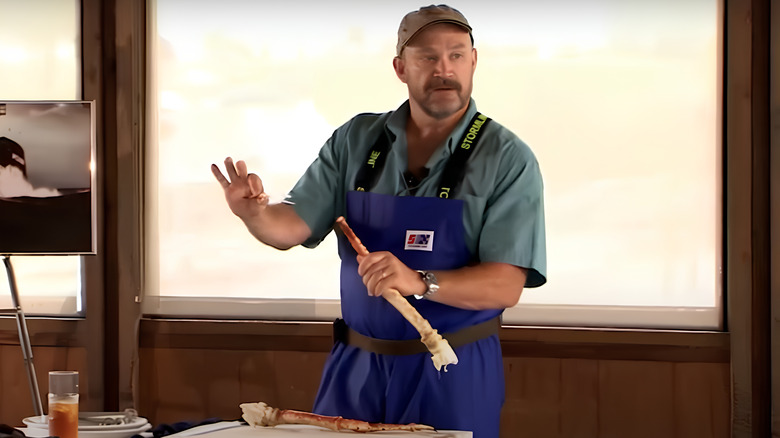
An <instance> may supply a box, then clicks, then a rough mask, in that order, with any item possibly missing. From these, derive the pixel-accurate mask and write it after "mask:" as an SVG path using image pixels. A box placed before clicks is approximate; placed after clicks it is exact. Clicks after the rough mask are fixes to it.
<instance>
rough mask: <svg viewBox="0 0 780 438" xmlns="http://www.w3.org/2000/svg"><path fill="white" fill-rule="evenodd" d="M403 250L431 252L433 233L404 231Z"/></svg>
mask: <svg viewBox="0 0 780 438" xmlns="http://www.w3.org/2000/svg"><path fill="white" fill-rule="evenodd" d="M404 250H413V251H433V231H420V230H406V244H404Z"/></svg>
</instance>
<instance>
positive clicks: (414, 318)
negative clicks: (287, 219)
mask: <svg viewBox="0 0 780 438" xmlns="http://www.w3.org/2000/svg"><path fill="white" fill-rule="evenodd" d="M336 224H338V226H339V228H340V229H341V231H342V232H343V233H344V235H345V236H346V237H347V240H349V243H350V244H351V245H352V248H353V249H354V250H355V251H356V252H357V253H358V254H359V255H368V249H366V247H365V246H363V243H362V242H361V241H360V239H358V237H357V236H356V235H355V232H354V231H352V228H350V227H349V225H347V220H346V219H344V217H343V216H339V218H338V219H336ZM382 296H383V297H384V298H385V299H386V300H387V301H388V302H389V303H390V304H392V305H393V307H395V308H396V309H398V311H399V312H401V315H403V317H404V318H406V320H407V321H409V323H411V324H412V325H413V326H414V328H415V329H417V331H418V332H419V333H420V337H421V339H420V340H421V341H422V343H423V344H425V347H426V348H428V351H430V352H431V354H432V355H433V356H431V360H432V361H433V366H434V367H436V369H437V370H441V368H442V367H444V371H447V365H455V364H457V363H458V356H457V355H456V354H455V351H454V350H453V349H452V347H451V346H450V343H449V342H447V340H446V339H444V338H442V337H441V335H440V334H439V333H438V332H437V331H436V329H434V328H433V327H431V324H430V323H429V322H428V320H426V319H425V318H423V317H422V315H420V312H418V311H417V309H415V308H414V306H412V305H411V304H409V302H408V301H406V298H404V296H403V295H401V293H400V292H398V291H397V290H395V289H388V290H387V291H385V293H384V294H382Z"/></svg>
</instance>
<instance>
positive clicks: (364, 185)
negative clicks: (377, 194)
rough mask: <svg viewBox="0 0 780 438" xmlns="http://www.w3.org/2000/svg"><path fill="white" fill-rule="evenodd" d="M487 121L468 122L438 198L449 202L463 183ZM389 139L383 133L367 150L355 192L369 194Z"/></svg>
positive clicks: (479, 117)
mask: <svg viewBox="0 0 780 438" xmlns="http://www.w3.org/2000/svg"><path fill="white" fill-rule="evenodd" d="M490 120H491V119H490V118H489V117H487V116H485V115H483V114H481V113H479V112H478V113H476V114H475V115H474V117H473V118H472V119H471V122H470V124H469V129H468V130H467V131H466V132H464V133H463V137H462V138H461V139H460V141H459V142H458V147H457V148H456V149H455V151H454V152H453V153H452V155H451V156H450V159H449V160H447V164H446V166H445V167H444V174H443V175H442V178H441V182H440V183H439V190H438V191H437V192H436V195H437V196H438V197H439V198H449V197H450V195H451V194H452V193H453V192H454V189H455V188H456V187H457V185H458V184H459V183H460V181H461V180H462V179H463V174H464V173H465V171H466V162H467V161H468V159H469V157H470V156H471V153H472V152H473V151H474V148H476V146H477V142H479V139H480V138H481V137H482V131H483V130H482V128H484V126H485V125H486V124H487V123H488V122H490ZM390 136H391V134H390V133H389V132H387V131H386V130H385V131H384V132H383V133H382V134H380V135H379V138H377V140H376V142H375V143H374V145H373V146H372V147H371V148H370V149H369V151H368V157H366V160H365V161H364V162H363V165H362V166H361V167H360V170H358V174H357V177H356V178H355V190H357V191H359V192H367V191H370V190H371V187H372V186H373V185H374V182H375V181H376V179H377V177H378V176H379V174H380V173H381V172H382V168H383V167H384V165H385V161H386V159H387V153H388V151H389V150H390V143H391V142H392V141H393V140H394V139H391V138H390Z"/></svg>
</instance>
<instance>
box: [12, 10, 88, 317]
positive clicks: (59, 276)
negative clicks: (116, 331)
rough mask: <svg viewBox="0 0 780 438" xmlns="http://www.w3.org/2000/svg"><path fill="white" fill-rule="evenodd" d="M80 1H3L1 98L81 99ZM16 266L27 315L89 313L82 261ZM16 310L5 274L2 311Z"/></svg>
mask: <svg viewBox="0 0 780 438" xmlns="http://www.w3.org/2000/svg"><path fill="white" fill-rule="evenodd" d="M79 3H80V2H79V1H75V0H74V1H62V0H37V1H35V2H19V1H14V0H0V10H2V11H3V25H2V26H0V99H5V100H77V99H80V98H81V89H80V82H81V76H80V54H79V47H80V27H79V15H80V12H79ZM1 135H2V134H0V136H1ZM11 264H12V266H13V270H14V274H15V277H16V284H17V287H18V291H19V295H20V301H21V304H22V308H23V309H24V311H25V313H26V314H46V315H75V314H79V313H81V312H82V311H83V305H82V304H83V303H82V283H81V272H82V270H81V257H79V256H21V255H19V256H15V255H13V256H11ZM2 271H3V274H6V271H5V267H4V266H3V268H2ZM11 307H12V305H11V297H10V287H9V282H8V280H7V279H6V276H5V275H0V308H11Z"/></svg>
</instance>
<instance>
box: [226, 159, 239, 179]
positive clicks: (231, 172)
mask: <svg viewBox="0 0 780 438" xmlns="http://www.w3.org/2000/svg"><path fill="white" fill-rule="evenodd" d="M225 170H226V171H227V176H228V178H230V181H231V182H235V181H236V179H238V173H236V166H234V165H233V159H232V158H230V157H227V158H225Z"/></svg>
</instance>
